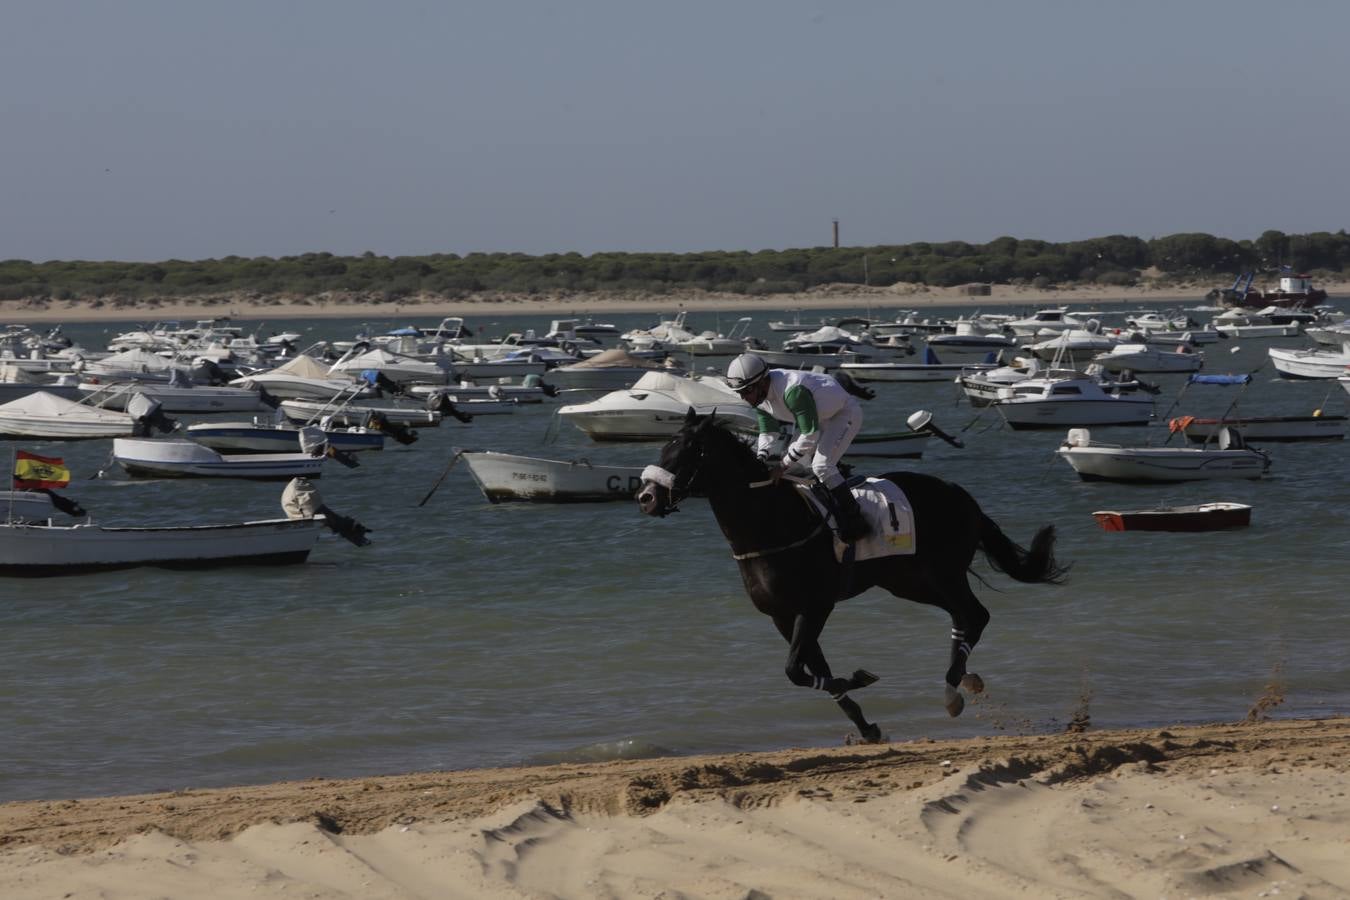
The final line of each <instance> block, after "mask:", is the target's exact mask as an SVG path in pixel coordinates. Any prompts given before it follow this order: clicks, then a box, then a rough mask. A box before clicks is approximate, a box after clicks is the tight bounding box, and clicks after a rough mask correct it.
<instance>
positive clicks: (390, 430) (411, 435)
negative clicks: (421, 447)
mask: <svg viewBox="0 0 1350 900" xmlns="http://www.w3.org/2000/svg"><path fill="white" fill-rule="evenodd" d="M432 396H435V395H434V394H433V395H432ZM366 427H367V428H369V429H370V430H371V431H383V432H384V433H385V434H387V435H389V436H390V437H391V438H393V439H394V440H396V441H398V442H399V443H400V444H402V445H403V446H405V447H406V446H407V445H409V444H411V443H414V442H415V441H416V440H417V431H416V430H414V429H412V428H409V427H408V426H407V425H395V424H394V423H393V422H390V421H389V419H388V418H387V417H386V416H385V415H384V414H383V413H377V412H372V413H371V414H370V418H368V419H367V420H366Z"/></svg>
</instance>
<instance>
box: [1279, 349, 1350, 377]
mask: <svg viewBox="0 0 1350 900" xmlns="http://www.w3.org/2000/svg"><path fill="white" fill-rule="evenodd" d="M1266 353H1268V354H1269V355H1270V362H1271V364H1272V365H1274V366H1275V370H1276V371H1277V372H1279V373H1280V374H1281V375H1282V376H1284V377H1285V378H1339V377H1340V376H1342V375H1344V374H1345V373H1346V372H1347V371H1348V370H1347V368H1346V367H1347V366H1350V340H1346V341H1344V342H1343V343H1342V344H1341V347H1340V349H1339V350H1286V349H1284V348H1283V347H1271V348H1269V349H1268V350H1267V351H1266Z"/></svg>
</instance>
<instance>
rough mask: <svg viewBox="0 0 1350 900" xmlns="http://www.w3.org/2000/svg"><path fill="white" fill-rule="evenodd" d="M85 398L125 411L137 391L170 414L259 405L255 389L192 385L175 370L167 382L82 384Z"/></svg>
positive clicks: (241, 409)
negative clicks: (157, 403)
mask: <svg viewBox="0 0 1350 900" xmlns="http://www.w3.org/2000/svg"><path fill="white" fill-rule="evenodd" d="M80 390H81V391H83V392H84V396H85V399H86V401H87V402H88V403H89V404H90V405H93V406H98V407H100V408H102V409H116V410H125V409H126V407H127V403H129V402H130V401H131V398H132V397H134V396H136V395H137V394H144V395H145V396H146V397H149V398H150V399H151V400H157V401H158V402H159V404H160V408H161V409H163V410H164V411H165V412H171V413H185V412H186V413H221V412H252V411H253V410H256V409H260V408H261V407H262V401H261V400H260V399H259V394H258V392H257V391H256V390H250V389H249V388H241V387H210V386H207V385H197V384H193V383H192V380H191V379H189V378H187V377H186V376H184V375H183V374H182V370H180V369H175V370H174V373H173V375H171V376H170V378H169V381H168V383H167V384H163V383H159V382H121V383H118V384H90V383H87V382H86V383H82V384H81V385H80Z"/></svg>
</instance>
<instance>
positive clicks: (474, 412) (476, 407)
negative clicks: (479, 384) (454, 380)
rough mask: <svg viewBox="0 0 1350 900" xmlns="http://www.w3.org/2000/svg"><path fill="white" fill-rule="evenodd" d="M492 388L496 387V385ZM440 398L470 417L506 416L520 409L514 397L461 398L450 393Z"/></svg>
mask: <svg viewBox="0 0 1350 900" xmlns="http://www.w3.org/2000/svg"><path fill="white" fill-rule="evenodd" d="M493 386H494V387H496V385H493ZM442 396H443V397H445V399H447V400H449V401H450V402H451V403H452V404H454V406H455V408H456V409H458V410H459V411H460V412H462V413H466V414H468V415H471V416H506V415H511V414H512V413H514V412H515V411H516V410H517V409H519V408H520V401H519V400H517V399H516V398H515V397H503V396H497V397H493V396H491V395H489V396H487V397H461V396H460V395H458V394H456V393H454V392H450V391H447V392H446V393H444V394H442Z"/></svg>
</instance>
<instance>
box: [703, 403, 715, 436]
mask: <svg viewBox="0 0 1350 900" xmlns="http://www.w3.org/2000/svg"><path fill="white" fill-rule="evenodd" d="M699 418H700V419H701V420H702V421H700V422H699V426H698V430H699V431H707V430H708V429H709V428H712V427H714V426H715V425H716V424H717V407H715V406H714V407H713V408H712V412H710V413H708V414H707V415H706V416H700V417H699Z"/></svg>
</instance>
